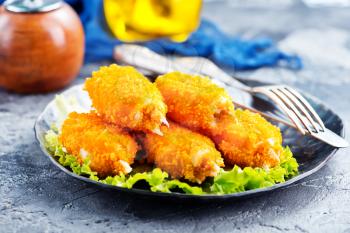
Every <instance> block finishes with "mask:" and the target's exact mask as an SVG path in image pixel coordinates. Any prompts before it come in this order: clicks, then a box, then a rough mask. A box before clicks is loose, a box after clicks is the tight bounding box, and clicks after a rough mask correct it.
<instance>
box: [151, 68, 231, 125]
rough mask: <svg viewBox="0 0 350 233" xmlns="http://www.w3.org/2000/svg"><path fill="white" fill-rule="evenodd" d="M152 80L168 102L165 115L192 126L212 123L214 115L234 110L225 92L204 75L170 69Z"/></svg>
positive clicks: (214, 118) (213, 122)
mask: <svg viewBox="0 0 350 233" xmlns="http://www.w3.org/2000/svg"><path fill="white" fill-rule="evenodd" d="M155 83H156V85H157V87H158V89H159V90H160V92H161V93H162V95H163V97H164V101H165V103H166V104H167V106H168V115H167V116H168V117H169V118H170V119H171V120H173V121H176V122H178V123H181V124H182V125H185V126H187V127H189V128H191V129H193V130H197V131H201V130H203V129H207V128H209V127H213V126H215V123H216V117H217V115H220V114H223V113H227V114H232V112H233V111H234V106H233V103H232V99H231V97H230V96H229V94H228V93H227V92H226V91H225V89H223V88H220V87H218V86H217V85H215V84H214V83H213V82H211V80H210V79H209V78H207V77H200V76H192V75H188V74H183V73H180V72H172V73H168V74H165V75H162V76H159V77H158V78H157V80H156V82H155Z"/></svg>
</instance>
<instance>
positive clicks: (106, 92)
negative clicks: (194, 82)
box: [85, 64, 167, 134]
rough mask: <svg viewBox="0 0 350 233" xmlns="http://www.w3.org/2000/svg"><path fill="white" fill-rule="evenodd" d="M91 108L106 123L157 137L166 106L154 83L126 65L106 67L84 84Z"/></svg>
mask: <svg viewBox="0 0 350 233" xmlns="http://www.w3.org/2000/svg"><path fill="white" fill-rule="evenodd" d="M85 89H86V90H87V92H88V93H89V95H90V98H91V100H92V105H93V107H94V108H95V109H96V110H97V112H98V113H99V114H100V115H101V116H102V117H103V118H104V119H105V120H107V121H108V122H111V123H114V124H117V125H119V126H121V127H126V128H129V129H131V130H137V131H143V132H154V133H158V134H161V132H160V126H161V124H162V123H164V124H167V122H166V118H165V115H166V112H167V106H166V105H165V103H164V102H163V97H162V95H161V94H160V92H159V90H158V89H157V88H156V86H155V84H154V83H151V82H150V81H149V80H148V79H147V78H146V77H144V76H143V75H142V74H141V73H139V72H138V71H137V70H136V69H135V68H133V67H130V66H118V65H115V64H113V65H110V66H104V67H101V68H100V70H98V71H95V72H93V73H92V77H91V78H88V79H87V80H86V82H85Z"/></svg>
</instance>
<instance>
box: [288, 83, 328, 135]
mask: <svg viewBox="0 0 350 233" xmlns="http://www.w3.org/2000/svg"><path fill="white" fill-rule="evenodd" d="M285 89H286V90H287V91H289V92H290V93H292V94H293V95H294V96H296V97H297V98H298V99H299V100H300V102H301V103H303V104H304V106H305V107H306V108H307V109H308V110H309V111H310V112H311V114H312V115H313V117H314V119H315V120H316V122H317V123H318V124H319V125H320V126H321V129H322V131H325V128H326V127H325V126H324V124H323V121H322V120H321V118H320V117H319V116H318V114H317V113H316V111H315V110H314V108H313V107H312V106H311V105H310V104H309V102H308V101H307V100H306V99H305V98H304V97H303V96H302V95H301V94H300V93H299V92H297V91H296V90H294V89H292V88H287V87H285Z"/></svg>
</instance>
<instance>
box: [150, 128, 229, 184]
mask: <svg viewBox="0 0 350 233" xmlns="http://www.w3.org/2000/svg"><path fill="white" fill-rule="evenodd" d="M162 131H163V133H164V135H163V136H159V135H155V134H152V133H149V134H146V136H145V139H144V147H145V149H146V152H147V154H148V158H147V160H148V162H149V163H152V164H153V163H154V164H155V165H156V166H157V167H159V168H160V169H162V170H164V171H166V172H168V173H169V174H170V176H171V177H172V178H176V179H180V178H184V179H187V180H189V181H191V182H196V183H199V184H200V183H202V182H203V181H204V180H205V178H206V177H213V176H216V175H217V173H218V172H219V168H220V167H223V166H224V163H223V159H222V158H221V154H220V152H218V151H217V150H216V148H215V145H214V143H213V142H212V141H211V140H210V139H209V138H207V137H206V136H203V135H201V134H198V133H195V132H192V131H190V130H189V129H186V128H184V127H181V126H180V125H178V124H176V123H172V122H170V126H169V128H167V127H164V126H163V128H162Z"/></svg>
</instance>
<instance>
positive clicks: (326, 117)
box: [34, 81, 344, 200]
mask: <svg viewBox="0 0 350 233" xmlns="http://www.w3.org/2000/svg"><path fill="white" fill-rule="evenodd" d="M247 84H248V85H251V86H255V85H256V84H260V85H261V84H266V83H261V82H260V83H259V82H256V81H249V82H247ZM62 95H63V96H65V97H68V98H70V97H73V98H75V99H76V100H77V102H78V103H77V104H78V105H79V106H80V107H81V108H82V109H88V108H89V106H90V100H89V98H88V95H87V93H86V92H84V91H82V85H78V86H74V87H72V88H70V89H68V90H67V91H65V92H63V93H62ZM305 97H306V98H307V99H308V100H309V101H310V104H311V105H312V106H313V107H314V108H315V110H316V111H317V112H318V114H319V115H320V117H321V118H322V120H323V121H324V123H325V126H326V127H327V128H328V129H330V130H332V131H333V132H335V133H336V134H338V135H341V136H344V125H343V122H342V120H341V119H340V117H339V116H338V115H337V114H335V113H334V112H333V111H332V110H330V109H329V108H328V107H327V106H325V105H324V104H323V103H321V101H319V100H317V99H316V98H314V97H311V96H305ZM255 104H259V105H264V104H266V103H264V102H258V103H255ZM260 107H261V106H260ZM270 107H271V106H270ZM60 120H63V119H60V118H59V114H58V111H57V106H56V104H55V102H54V101H51V102H50V103H49V104H48V105H47V107H46V108H45V110H44V111H43V112H42V113H41V114H40V116H39V117H38V119H37V121H36V123H35V127H34V130H35V135H36V139H37V140H38V142H39V144H40V147H41V149H42V151H43V152H44V153H45V155H46V156H47V157H48V158H49V159H50V160H51V162H52V163H53V164H54V165H55V166H57V167H58V168H60V169H61V170H62V171H63V172H65V173H67V174H68V175H70V176H72V177H74V178H77V179H80V180H83V181H85V182H88V183H92V184H95V185H97V186H100V187H103V188H107V189H115V190H119V191H122V192H127V193H133V194H140V195H143V196H151V197H156V198H167V199H188V200H223V199H241V198H246V197H250V196H253V195H260V194H262V193H266V192H270V191H272V190H275V189H278V188H281V187H285V186H288V185H290V184H292V183H294V182H296V181H298V180H300V179H303V178H305V177H307V176H309V175H311V174H313V173H315V172H316V171H318V170H319V169H320V168H321V167H323V166H324V165H325V164H326V162H327V161H328V160H329V159H330V158H331V157H332V156H333V155H334V154H335V152H336V151H337V148H334V147H332V146H329V145H327V144H325V143H323V142H320V141H318V140H316V139H313V138H311V137H308V136H302V135H300V134H299V133H298V132H297V131H296V130H295V129H293V128H290V127H287V126H285V125H281V124H277V123H276V122H273V123H274V124H277V125H278V126H279V127H280V128H281V131H282V133H283V138H284V144H285V145H288V146H289V147H290V148H291V150H292V151H293V153H294V156H295V158H296V159H297V160H298V163H299V165H300V167H299V175H298V176H295V177H293V178H292V179H290V180H288V181H286V182H285V183H281V184H276V185H274V186H271V187H268V188H261V189H254V190H249V191H245V192H241V193H233V194H226V195H214V194H207V195H191V194H183V193H158V192H151V191H149V190H145V189H140V188H132V189H127V188H120V187H116V186H112V185H107V184H102V183H99V182H96V181H93V180H90V179H88V178H86V177H83V176H78V175H76V174H74V173H73V172H71V171H70V170H69V169H67V168H65V167H63V166H62V165H61V164H59V163H58V162H57V161H56V160H55V159H54V158H53V157H52V156H51V155H50V154H49V152H48V151H47V150H46V148H45V146H44V135H45V133H46V131H47V130H49V128H50V125H51V124H52V123H53V122H56V121H60Z"/></svg>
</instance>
